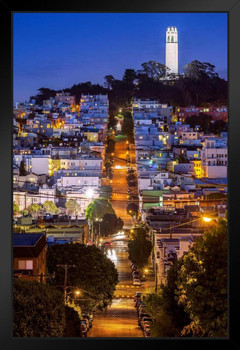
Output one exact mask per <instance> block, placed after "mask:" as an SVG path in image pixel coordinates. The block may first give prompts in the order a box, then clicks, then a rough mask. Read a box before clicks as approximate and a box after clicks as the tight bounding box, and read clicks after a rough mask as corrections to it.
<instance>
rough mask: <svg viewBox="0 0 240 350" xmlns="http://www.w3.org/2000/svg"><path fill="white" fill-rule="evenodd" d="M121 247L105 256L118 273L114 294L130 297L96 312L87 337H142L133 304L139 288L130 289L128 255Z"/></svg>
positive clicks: (114, 301) (118, 300)
mask: <svg viewBox="0 0 240 350" xmlns="http://www.w3.org/2000/svg"><path fill="white" fill-rule="evenodd" d="M123 247H124V246H123ZM123 247H119V248H114V249H111V250H108V252H107V256H108V257H109V258H110V259H111V260H112V261H113V262H114V263H115V265H116V267H117V269H118V273H119V281H120V283H119V285H118V288H117V290H116V292H115V294H116V295H118V294H119V293H120V292H119V291H121V293H122V294H124V296H127V294H129V295H131V297H129V298H125V297H124V298H116V299H113V301H112V305H111V306H110V307H108V308H107V310H106V311H105V312H98V313H97V314H96V315H95V317H94V321H93V326H92V329H91V330H90V331H89V332H88V337H143V334H142V331H141V329H140V327H139V326H138V323H137V312H136V309H135V307H134V302H133V297H134V295H135V293H136V291H138V290H139V287H137V288H136V287H134V288H130V287H132V279H131V269H130V265H129V260H128V258H127V257H128V253H127V252H126V249H125V251H123V249H124V248H123ZM127 285H128V286H129V287H128V288H127V287H126V286H127ZM121 286H122V287H121ZM123 286H124V287H123Z"/></svg>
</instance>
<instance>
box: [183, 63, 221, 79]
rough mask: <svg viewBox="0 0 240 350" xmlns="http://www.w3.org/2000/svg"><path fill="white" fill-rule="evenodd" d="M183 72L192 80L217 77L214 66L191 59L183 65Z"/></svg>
mask: <svg viewBox="0 0 240 350" xmlns="http://www.w3.org/2000/svg"><path fill="white" fill-rule="evenodd" d="M183 72H184V73H185V75H186V76H187V77H188V78H191V79H193V80H201V79H206V78H209V79H214V78H218V74H217V73H216V72H215V66H214V65H212V64H210V63H207V62H199V61H198V60H195V61H192V62H191V63H188V64H186V65H185V66H184V67H183Z"/></svg>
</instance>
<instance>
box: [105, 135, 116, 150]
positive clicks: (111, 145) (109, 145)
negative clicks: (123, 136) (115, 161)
mask: <svg viewBox="0 0 240 350" xmlns="http://www.w3.org/2000/svg"><path fill="white" fill-rule="evenodd" d="M114 150H115V141H114V139H113V138H112V137H110V136H108V137H107V147H106V153H107V154H111V153H113V152H114Z"/></svg>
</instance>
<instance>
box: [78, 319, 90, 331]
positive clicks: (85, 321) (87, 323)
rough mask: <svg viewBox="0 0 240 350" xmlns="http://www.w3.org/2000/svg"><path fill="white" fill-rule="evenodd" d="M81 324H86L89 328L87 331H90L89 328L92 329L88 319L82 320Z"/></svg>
mask: <svg viewBox="0 0 240 350" xmlns="http://www.w3.org/2000/svg"><path fill="white" fill-rule="evenodd" d="M80 322H81V324H85V325H86V327H87V331H89V328H90V325H89V321H88V320H87V319H86V318H82V319H81V321H80Z"/></svg>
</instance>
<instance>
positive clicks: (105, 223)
mask: <svg viewBox="0 0 240 350" xmlns="http://www.w3.org/2000/svg"><path fill="white" fill-rule="evenodd" d="M100 227H101V234H102V235H103V236H106V235H112V234H114V233H117V232H118V231H121V230H122V228H123V221H122V219H121V218H118V217H117V216H116V214H105V215H104V216H103V218H102V221H101V224H100Z"/></svg>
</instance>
